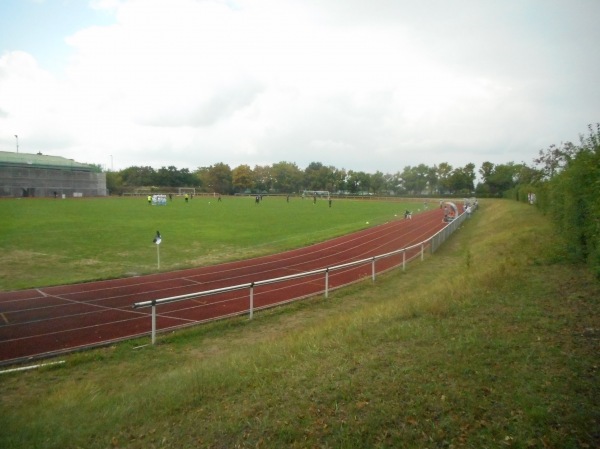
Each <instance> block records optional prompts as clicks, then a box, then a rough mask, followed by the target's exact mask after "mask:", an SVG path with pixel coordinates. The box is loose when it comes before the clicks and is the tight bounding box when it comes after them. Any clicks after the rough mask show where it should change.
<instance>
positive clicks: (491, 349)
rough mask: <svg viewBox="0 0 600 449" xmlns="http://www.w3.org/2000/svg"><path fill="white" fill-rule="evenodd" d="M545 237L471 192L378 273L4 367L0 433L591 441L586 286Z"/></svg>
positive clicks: (544, 230)
mask: <svg viewBox="0 0 600 449" xmlns="http://www.w3.org/2000/svg"><path fill="white" fill-rule="evenodd" d="M559 241H560V237H559V236H557V235H556V234H554V232H553V230H552V227H551V224H550V222H549V221H548V220H547V219H546V218H544V217H542V216H540V215H539V214H538V213H537V212H536V210H535V209H534V208H531V207H528V206H525V205H522V204H519V203H516V202H508V201H486V202H482V207H481V209H480V211H478V212H477V213H476V214H475V215H474V216H473V218H472V219H471V220H468V221H467V222H466V223H465V225H464V226H463V227H462V228H461V229H460V231H459V232H458V233H456V234H455V235H454V236H453V237H452V238H451V239H450V240H449V241H448V242H447V243H446V244H445V245H444V247H443V248H442V249H441V250H440V251H439V252H438V253H436V254H435V255H434V256H429V257H427V258H426V260H425V262H423V263H420V262H417V263H413V264H411V265H410V266H409V269H408V270H407V271H406V272H405V273H402V272H400V271H396V272H390V273H388V274H387V275H385V276H381V277H379V278H378V280H377V283H376V284H371V282H365V283H363V284H357V285H355V286H353V287H350V288H348V289H344V290H338V291H336V292H334V293H333V294H332V295H331V296H330V298H329V299H326V300H325V299H322V298H320V297H319V298H313V299H311V300H306V301H303V302H301V303H297V304H293V305H290V306H287V307H285V308H280V309H272V310H269V311H265V312H261V313H259V314H258V315H255V318H254V319H253V320H251V321H249V320H248V319H247V318H239V319H233V320H229V321H225V322H219V323H213V324H209V325H206V326H203V327H199V328H195V329H190V330H187V331H184V332H178V333H175V334H172V335H167V336H162V337H161V338H160V339H159V344H158V345H157V346H154V347H151V346H144V347H141V348H140V347H139V346H140V345H141V344H142V343H146V341H145V340H143V341H141V342H126V343H123V344H120V345H117V346H114V347H111V348H105V349H100V350H94V351H88V352H84V353H80V354H73V355H70V356H67V357H65V360H66V363H65V364H63V365H56V366H53V367H48V368H46V369H42V370H39V371H35V372H33V371H29V372H26V373H20V374H2V375H1V376H2V377H0V382H2V391H3V394H2V396H1V397H0V429H1V430H0V446H1V447H3V448H21V447H23V448H25V447H27V448H33V447H44V448H77V447H85V448H106V447H128V448H148V447H169V448H191V447H207V448H224V447H228V448H229V447H241V448H245V447H247V448H250V447H253V448H254V447H268V448H270V447H273V448H275V447H277V448H279V447H290V448H306V447H337V448H365V447H369V448H371V447H373V448H375V447H390V448H391V447H407V448H412V447H414V448H424V447H428V448H433V447H457V448H458V447H467V448H497V447H520V448H538V447H539V448H545V447H552V448H559V447H560V448H581V447H598V444H599V443H600V434H599V433H598V431H597V429H598V422H599V419H600V406H599V405H598V404H600V401H599V400H598V399H600V398H599V394H598V385H599V384H598V374H597V338H598V335H599V334H598V317H599V313H598V312H599V305H598V301H597V298H598V297H600V295H599V293H600V288H599V285H598V283H597V282H595V281H594V280H593V277H592V276H591V275H590V273H589V271H587V270H586V269H585V268H583V267H581V266H578V265H572V264H569V263H564V262H562V260H563V256H564V255H561V252H560V251H561V250H560V248H561V245H557V242H559ZM135 348H137V349H135Z"/></svg>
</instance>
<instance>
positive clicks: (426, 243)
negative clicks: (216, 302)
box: [133, 213, 467, 344]
mask: <svg viewBox="0 0 600 449" xmlns="http://www.w3.org/2000/svg"><path fill="white" fill-rule="evenodd" d="M466 218H467V214H465V213H463V214H461V215H459V216H458V217H456V218H455V219H454V220H453V221H451V222H449V223H448V225H446V226H444V228H443V229H441V230H440V231H438V232H437V233H435V234H434V235H433V236H431V237H429V238H428V239H426V240H423V241H422V242H420V243H417V244H415V245H411V246H407V247H405V248H401V249H397V250H395V251H391V252H388V253H385V254H380V255H377V256H372V257H369V258H366V259H361V260H356V261H352V262H348V263H344V264H341V265H335V266H332V267H326V268H320V269H317V270H311V271H305V272H302V273H296V274H291V275H288V276H281V277H277V278H272V279H264V280H258V281H254V282H246V283H243V284H237V285H232V286H229V287H222V288H216V289H213V290H204V291H199V292H194V293H188V294H185V295H179V296H170V297H167V298H161V299H153V300H150V301H141V302H136V303H134V304H133V308H134V309H141V308H147V307H151V308H152V315H151V316H152V344H155V343H156V333H157V329H156V308H157V307H158V306H160V305H164V304H170V303H174V302H178V301H185V300H190V299H197V298H202V297H206V296H213V295H218V294H222V293H229V292H234V291H238V290H249V296H248V303H249V306H248V309H247V310H245V311H243V312H239V313H235V315H241V314H244V313H248V315H249V318H250V319H252V317H253V314H254V310H255V307H254V288H255V287H258V286H263V285H269V284H276V283H280V282H285V281H290V280H295V279H301V278H305V277H309V276H316V275H324V289H323V290H322V291H320V292H316V293H314V294H313V295H310V296H314V295H317V294H319V293H324V295H325V298H327V297H328V296H329V291H330V287H329V274H330V273H332V272H335V271H340V270H344V269H348V268H352V267H356V266H360V265H367V264H371V279H372V280H373V282H375V278H376V274H377V270H376V262H377V261H378V260H381V259H385V258H388V257H392V256H396V255H400V254H401V255H402V263H401V264H400V263H399V264H397V265H395V266H394V267H397V266H399V265H402V270H403V271H404V270H406V264H407V262H408V260H407V257H406V256H407V253H409V252H411V250H415V249H417V248H419V252H418V253H417V255H420V258H421V261H423V260H424V258H425V248H426V247H429V248H430V251H431V253H432V254H433V253H434V252H436V251H437V250H438V248H439V247H440V246H441V245H442V243H444V242H445V241H446V240H447V239H448V237H450V235H452V233H454V231H456V230H457V229H458V228H459V227H460V225H461V224H462V222H463V221H464V220H465V219H466ZM394 267H392V268H394ZM350 284H351V282H347V283H345V284H342V285H339V286H338V287H336V288H340V287H344V286H347V285H350ZM304 297H305V296H301V297H296V298H287V299H285V300H282V301H278V302H277V303H272V304H269V305H268V307H275V306H277V305H281V304H283V303H287V302H291V301H294V300H297V299H300V298H304ZM262 308H264V307H261V309H262ZM227 316H230V315H227ZM219 318H223V317H215V318H214V319H215V320H216V319H219Z"/></svg>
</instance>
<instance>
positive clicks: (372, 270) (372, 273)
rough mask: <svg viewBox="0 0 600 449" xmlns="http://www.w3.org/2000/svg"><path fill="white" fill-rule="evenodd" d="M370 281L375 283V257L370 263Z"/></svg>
mask: <svg viewBox="0 0 600 449" xmlns="http://www.w3.org/2000/svg"><path fill="white" fill-rule="evenodd" d="M371 279H373V283H375V256H373V261H372V262H371Z"/></svg>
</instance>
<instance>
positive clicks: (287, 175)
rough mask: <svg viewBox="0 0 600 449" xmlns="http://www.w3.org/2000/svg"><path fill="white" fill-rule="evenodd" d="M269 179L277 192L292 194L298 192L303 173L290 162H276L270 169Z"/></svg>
mask: <svg viewBox="0 0 600 449" xmlns="http://www.w3.org/2000/svg"><path fill="white" fill-rule="evenodd" d="M271 177H272V178H273V183H274V186H276V189H277V190H278V191H279V192H282V193H292V192H297V191H299V190H300V188H301V186H302V178H303V173H302V171H301V170H300V169H299V168H298V166H297V165H296V164H294V163H292V162H284V161H282V162H278V163H276V164H273V166H272V167H271Z"/></svg>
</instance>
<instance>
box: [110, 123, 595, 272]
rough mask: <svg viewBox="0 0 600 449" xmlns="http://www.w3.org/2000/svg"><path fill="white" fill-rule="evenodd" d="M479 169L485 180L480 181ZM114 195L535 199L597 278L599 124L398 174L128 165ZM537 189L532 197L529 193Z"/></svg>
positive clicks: (288, 166)
mask: <svg viewBox="0 0 600 449" xmlns="http://www.w3.org/2000/svg"><path fill="white" fill-rule="evenodd" d="M477 174H478V175H479V179H480V181H479V182H477V184H476V185H475V180H476V179H477ZM106 182H107V188H108V189H109V191H110V192H111V194H122V193H126V192H128V191H133V190H135V189H139V188H140V187H144V188H146V190H147V189H150V190H155V191H159V190H161V191H176V189H177V188H178V187H194V188H196V189H197V191H200V192H208V193H213V192H217V193H220V194H236V193H247V194H255V193H274V194H276V193H279V194H293V193H299V192H302V191H304V190H328V191H330V192H332V193H333V194H336V193H338V194H345V193H347V194H353V195H361V194H376V195H404V196H444V195H452V196H471V195H476V196H477V197H480V198H481V197H500V198H502V197H503V198H512V199H516V200H518V201H531V199H532V198H533V199H534V201H533V204H535V205H536V206H538V207H539V208H540V209H541V210H542V211H543V212H544V213H546V214H548V215H549V216H551V218H552V220H553V221H554V222H555V223H556V224H557V226H558V227H559V229H560V231H561V234H562V235H564V236H565V239H566V242H567V243H566V244H567V246H568V247H567V250H568V253H569V254H570V255H571V256H572V257H573V258H574V259H576V260H583V261H585V262H587V263H589V264H590V266H591V267H592V269H593V270H594V272H595V274H596V276H597V277H598V278H599V279H600V123H597V124H596V125H595V127H594V126H592V125H589V126H588V134H587V135H586V136H584V135H581V136H580V142H579V144H574V143H572V142H565V143H562V144H561V145H558V146H557V145H551V146H550V147H549V148H547V149H544V150H540V151H539V156H538V157H537V158H535V159H534V161H533V164H531V165H527V164H525V163H519V164H517V163H514V162H508V163H505V164H494V163H492V162H484V163H482V164H481V166H480V167H479V169H478V171H477V173H476V172H475V165H474V164H472V163H469V164H467V165H465V166H464V167H456V168H455V167H453V166H452V165H450V164H449V163H447V162H442V163H440V164H437V165H433V166H428V165H425V164H420V165H417V166H406V167H404V169H403V170H402V171H397V172H396V173H383V172H380V171H377V172H375V173H372V174H370V173H365V172H362V171H353V170H345V169H343V168H342V169H338V168H336V167H333V166H325V165H323V164H322V163H320V162H312V163H310V164H309V165H308V167H306V168H305V169H303V170H302V169H300V168H299V167H298V166H297V165H296V164H295V163H293V162H285V161H283V162H278V163H275V164H272V165H264V166H261V165H256V166H254V167H253V168H252V167H250V166H249V165H239V166H237V167H235V168H233V169H232V168H231V167H230V166H229V165H228V164H226V163H223V162H219V163H216V164H214V165H211V166H208V167H199V168H198V169H196V170H194V171H190V170H188V169H178V168H176V167H174V166H170V167H162V168H160V169H158V170H155V169H154V168H152V167H148V166H144V167H129V168H126V169H124V170H120V171H107V172H106ZM532 195H533V196H532Z"/></svg>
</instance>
